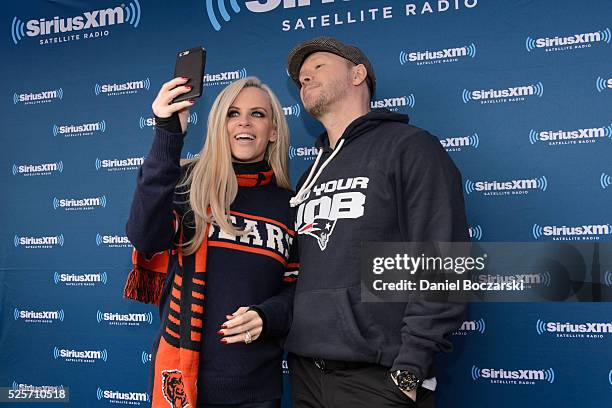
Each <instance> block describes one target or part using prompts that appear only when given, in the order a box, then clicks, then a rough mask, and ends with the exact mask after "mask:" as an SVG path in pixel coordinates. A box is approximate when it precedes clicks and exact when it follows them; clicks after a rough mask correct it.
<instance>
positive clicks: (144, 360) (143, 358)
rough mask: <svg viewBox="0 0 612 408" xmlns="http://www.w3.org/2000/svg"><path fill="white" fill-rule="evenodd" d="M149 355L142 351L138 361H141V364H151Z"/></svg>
mask: <svg viewBox="0 0 612 408" xmlns="http://www.w3.org/2000/svg"><path fill="white" fill-rule="evenodd" d="M151 359H152V356H151V353H147V352H146V351H143V352H142V354H140V361H142V364H145V365H146V364H149V363H151Z"/></svg>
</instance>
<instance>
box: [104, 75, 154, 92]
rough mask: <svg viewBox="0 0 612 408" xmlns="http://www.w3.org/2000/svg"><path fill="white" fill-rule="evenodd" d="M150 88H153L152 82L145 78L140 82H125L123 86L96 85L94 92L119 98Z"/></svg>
mask: <svg viewBox="0 0 612 408" xmlns="http://www.w3.org/2000/svg"><path fill="white" fill-rule="evenodd" d="M149 88H151V80H150V79H149V78H145V79H142V80H140V81H131V82H124V83H121V84H103V85H100V84H95V85H94V92H95V94H96V95H100V94H103V95H107V96H117V95H129V94H135V93H138V92H139V91H141V90H143V89H146V90H147V91H148V90H149Z"/></svg>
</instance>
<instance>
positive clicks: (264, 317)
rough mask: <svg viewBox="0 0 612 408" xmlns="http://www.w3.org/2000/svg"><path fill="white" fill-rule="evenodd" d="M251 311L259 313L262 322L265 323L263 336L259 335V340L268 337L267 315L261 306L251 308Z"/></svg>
mask: <svg viewBox="0 0 612 408" xmlns="http://www.w3.org/2000/svg"><path fill="white" fill-rule="evenodd" d="M249 309H250V310H253V311H255V312H257V314H258V315H259V317H261V321H262V322H263V324H262V326H261V334H260V335H259V338H262V339H263V338H265V337H267V336H268V322H267V318H266V314H265V313H264V311H263V310H262V309H261V308H260V307H259V306H249Z"/></svg>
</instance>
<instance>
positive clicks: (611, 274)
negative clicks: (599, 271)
mask: <svg viewBox="0 0 612 408" xmlns="http://www.w3.org/2000/svg"><path fill="white" fill-rule="evenodd" d="M604 283H605V284H606V286H608V287H612V271H606V272H605V273H604Z"/></svg>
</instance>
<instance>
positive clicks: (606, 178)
mask: <svg viewBox="0 0 612 408" xmlns="http://www.w3.org/2000/svg"><path fill="white" fill-rule="evenodd" d="M599 185H601V188H603V189H604V190H605V189H606V188H608V187H610V186H611V185H612V176H611V175H609V174H606V173H601V176H600V177H599Z"/></svg>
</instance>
